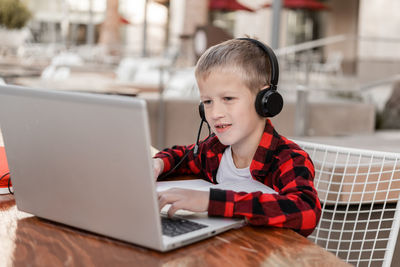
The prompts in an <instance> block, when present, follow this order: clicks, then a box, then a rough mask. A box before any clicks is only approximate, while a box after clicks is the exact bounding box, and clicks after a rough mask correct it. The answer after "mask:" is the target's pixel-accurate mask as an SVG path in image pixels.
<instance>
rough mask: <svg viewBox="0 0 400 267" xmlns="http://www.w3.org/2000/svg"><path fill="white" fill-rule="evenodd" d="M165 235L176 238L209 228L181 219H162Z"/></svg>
mask: <svg viewBox="0 0 400 267" xmlns="http://www.w3.org/2000/svg"><path fill="white" fill-rule="evenodd" d="M161 225H162V233H163V235H166V236H169V237H174V236H178V235H183V234H186V233H189V232H193V231H196V230H199V229H202V228H205V227H207V225H205V224H200V223H196V222H192V221H189V220H185V219H181V218H166V217H161Z"/></svg>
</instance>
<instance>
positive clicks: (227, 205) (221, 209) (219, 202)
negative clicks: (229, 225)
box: [208, 188, 234, 217]
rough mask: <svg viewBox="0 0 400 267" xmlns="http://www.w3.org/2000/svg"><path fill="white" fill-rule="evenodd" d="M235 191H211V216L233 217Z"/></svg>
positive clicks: (209, 209) (209, 211) (209, 205)
mask: <svg viewBox="0 0 400 267" xmlns="http://www.w3.org/2000/svg"><path fill="white" fill-rule="evenodd" d="M233 194H234V193H233V191H228V190H221V189H213V188H211V189H210V202H209V204H208V215H209V216H223V217H233V207H234V202H233Z"/></svg>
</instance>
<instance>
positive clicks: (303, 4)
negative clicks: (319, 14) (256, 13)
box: [262, 0, 328, 10]
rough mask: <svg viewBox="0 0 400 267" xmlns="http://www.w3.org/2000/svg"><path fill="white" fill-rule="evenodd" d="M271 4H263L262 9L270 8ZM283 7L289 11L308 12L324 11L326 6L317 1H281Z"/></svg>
mask: <svg viewBox="0 0 400 267" xmlns="http://www.w3.org/2000/svg"><path fill="white" fill-rule="evenodd" d="M270 6H271V4H270V3H268V4H265V5H263V6H262V7H263V8H264V7H270ZM283 7H285V8H290V9H310V10H324V9H328V6H326V5H325V4H323V3H321V2H319V1H318V0H283Z"/></svg>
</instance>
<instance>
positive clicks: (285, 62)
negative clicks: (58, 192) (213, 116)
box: [0, 0, 400, 152]
mask: <svg viewBox="0 0 400 267" xmlns="http://www.w3.org/2000/svg"><path fill="white" fill-rule="evenodd" d="M398 10H400V1H398V0H386V1H380V0H347V1H344V0H135V1H132V0H131V1H129V0H51V1H50V0H0V36H1V42H0V84H17V85H23V86H28V87H33V88H46V89H51V90H70V91H82V92H91V93H102V94H118V95H123V96H126V97H140V98H143V99H145V100H146V101H147V104H148V111H149V122H150V128H151V134H152V144H153V145H154V146H155V147H157V148H163V147H165V146H171V145H174V144H189V143H193V142H194V141H195V137H196V133H197V127H198V124H199V122H200V120H199V116H198V114H197V105H198V103H199V94H198V90H197V85H196V81H195V78H194V65H195V63H196V60H197V59H198V57H199V56H200V55H201V54H202V53H203V52H204V51H205V50H206V49H207V48H208V47H210V46H212V45H214V44H217V43H219V42H222V41H224V40H227V39H230V38H235V37H244V36H249V37H252V38H257V39H259V40H261V41H263V42H265V43H267V44H268V45H270V46H271V47H272V48H273V49H274V51H275V52H276V54H277V56H278V59H279V64H280V80H279V87H278V88H279V89H278V90H280V92H281V93H282V95H283V97H284V100H285V106H284V109H283V111H282V113H281V114H280V115H278V116H277V117H276V118H273V119H272V122H273V124H274V125H275V126H276V128H277V130H278V132H279V133H281V134H283V135H286V136H289V137H293V138H296V139H304V140H311V141H313V140H315V141H323V142H325V143H332V144H347V145H349V146H357V147H362V148H375V149H379V150H386V151H398V152H400V49H398V47H399V45H400V31H399V28H400V17H399V16H398V15H397V14H396V13H397V12H398ZM204 134H206V133H204ZM396 144H397V146H398V147H397V146H396Z"/></svg>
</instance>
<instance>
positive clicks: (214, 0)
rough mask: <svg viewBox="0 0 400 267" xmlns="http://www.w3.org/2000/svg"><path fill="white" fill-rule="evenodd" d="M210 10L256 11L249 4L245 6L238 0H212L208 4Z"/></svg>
mask: <svg viewBox="0 0 400 267" xmlns="http://www.w3.org/2000/svg"><path fill="white" fill-rule="evenodd" d="M208 9H209V10H221V11H239V10H243V11H249V12H254V10H253V9H251V8H248V7H247V6H244V5H242V4H240V3H238V2H237V1H236V0H210V3H209V5H208Z"/></svg>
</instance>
